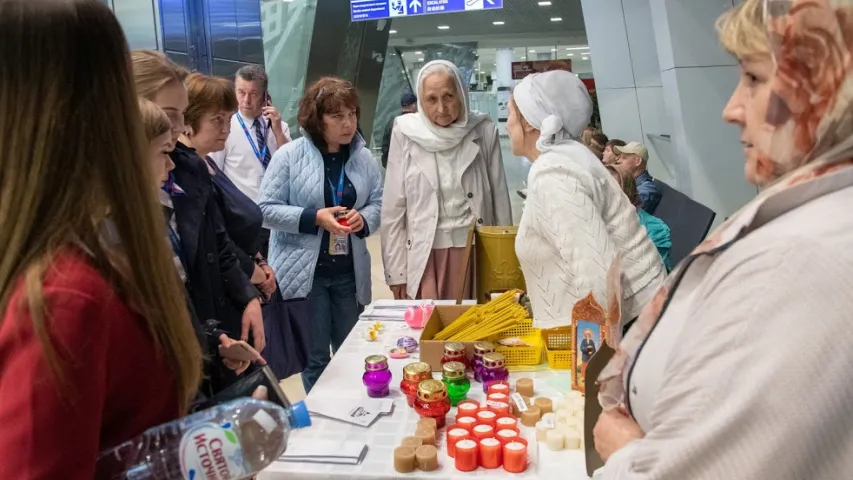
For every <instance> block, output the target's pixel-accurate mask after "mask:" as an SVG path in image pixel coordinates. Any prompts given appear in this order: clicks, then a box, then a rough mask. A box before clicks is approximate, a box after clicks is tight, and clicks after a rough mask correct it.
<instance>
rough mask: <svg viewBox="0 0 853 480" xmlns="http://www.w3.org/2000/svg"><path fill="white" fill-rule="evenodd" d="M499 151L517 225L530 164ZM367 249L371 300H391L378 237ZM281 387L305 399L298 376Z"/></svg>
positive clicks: (506, 144) (504, 141) (506, 145)
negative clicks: (521, 193)
mask: <svg viewBox="0 0 853 480" xmlns="http://www.w3.org/2000/svg"><path fill="white" fill-rule="evenodd" d="M501 151H502V152H503V160H504V169H505V170H506V176H507V186H508V187H509V197H510V202H511V204H512V217H513V223H515V224H516V225H518V222H519V221H520V220H521V207H522V205H523V201H522V199H521V197H519V195H518V193H516V192H517V191H518V190H521V189H522V188H525V181H526V180H527V172H528V170H530V163H529V162H527V161H526V160H524V159H522V158H519V157H516V156H514V155H513V154H512V151H511V150H510V148H509V140H507V139H501ZM367 249H368V251H370V256H371V259H372V264H371V275H372V277H373V299H374V300H379V299H388V298H393V297H392V295H391V290H390V289H389V288H388V286H387V285H385V271H384V269H383V267H382V247H381V243H380V239H379V235H373V236H371V237H369V238H368V239H367ZM281 387H282V389H283V390H284V393H285V394H286V395H287V398H288V399H290V400H291V401H299V400H302V399H303V398H305V390H304V389H303V388H302V380H301V379H300V378H299V375H294V376H292V377H290V378H288V379H286V380H282V382H281Z"/></svg>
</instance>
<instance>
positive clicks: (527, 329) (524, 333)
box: [497, 318, 541, 343]
mask: <svg viewBox="0 0 853 480" xmlns="http://www.w3.org/2000/svg"><path fill="white" fill-rule="evenodd" d="M538 334H539V329H538V328H533V319H532V318H525V319H524V320H522V321H520V322H518V325H516V326H514V327H512V328H510V329H509V330H506V331H503V332H501V333H499V334H498V335H497V338H499V339H504V338H516V337H519V338H521V337H529V336H531V335H536V336H538ZM540 343H541V341H540Z"/></svg>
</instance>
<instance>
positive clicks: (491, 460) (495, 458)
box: [480, 438, 503, 468]
mask: <svg viewBox="0 0 853 480" xmlns="http://www.w3.org/2000/svg"><path fill="white" fill-rule="evenodd" d="M502 457H503V445H501V442H499V441H497V440H496V439H494V438H484V439H482V440H480V466H481V467H483V468H498V467H500V466H501V465H502V463H503V462H502V461H501V460H502Z"/></svg>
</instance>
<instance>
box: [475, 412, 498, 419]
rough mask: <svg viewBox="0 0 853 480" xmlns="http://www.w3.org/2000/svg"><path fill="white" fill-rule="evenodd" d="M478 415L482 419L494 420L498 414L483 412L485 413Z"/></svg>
mask: <svg viewBox="0 0 853 480" xmlns="http://www.w3.org/2000/svg"><path fill="white" fill-rule="evenodd" d="M477 415H478V416H480V417H483V418H494V417H496V416H497V414H496V413H495V412H489V411H483V412H480V413H478V414H477Z"/></svg>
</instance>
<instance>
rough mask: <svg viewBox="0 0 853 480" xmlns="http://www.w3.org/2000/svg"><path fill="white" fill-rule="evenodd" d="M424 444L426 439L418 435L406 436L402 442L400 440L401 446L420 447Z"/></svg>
mask: <svg viewBox="0 0 853 480" xmlns="http://www.w3.org/2000/svg"><path fill="white" fill-rule="evenodd" d="M423 444H424V441H423V440H421V439H420V438H418V437H406V438H404V439H403V441H402V442H400V445H401V446H403V447H412V448H418V447H420V446H421V445H423Z"/></svg>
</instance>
